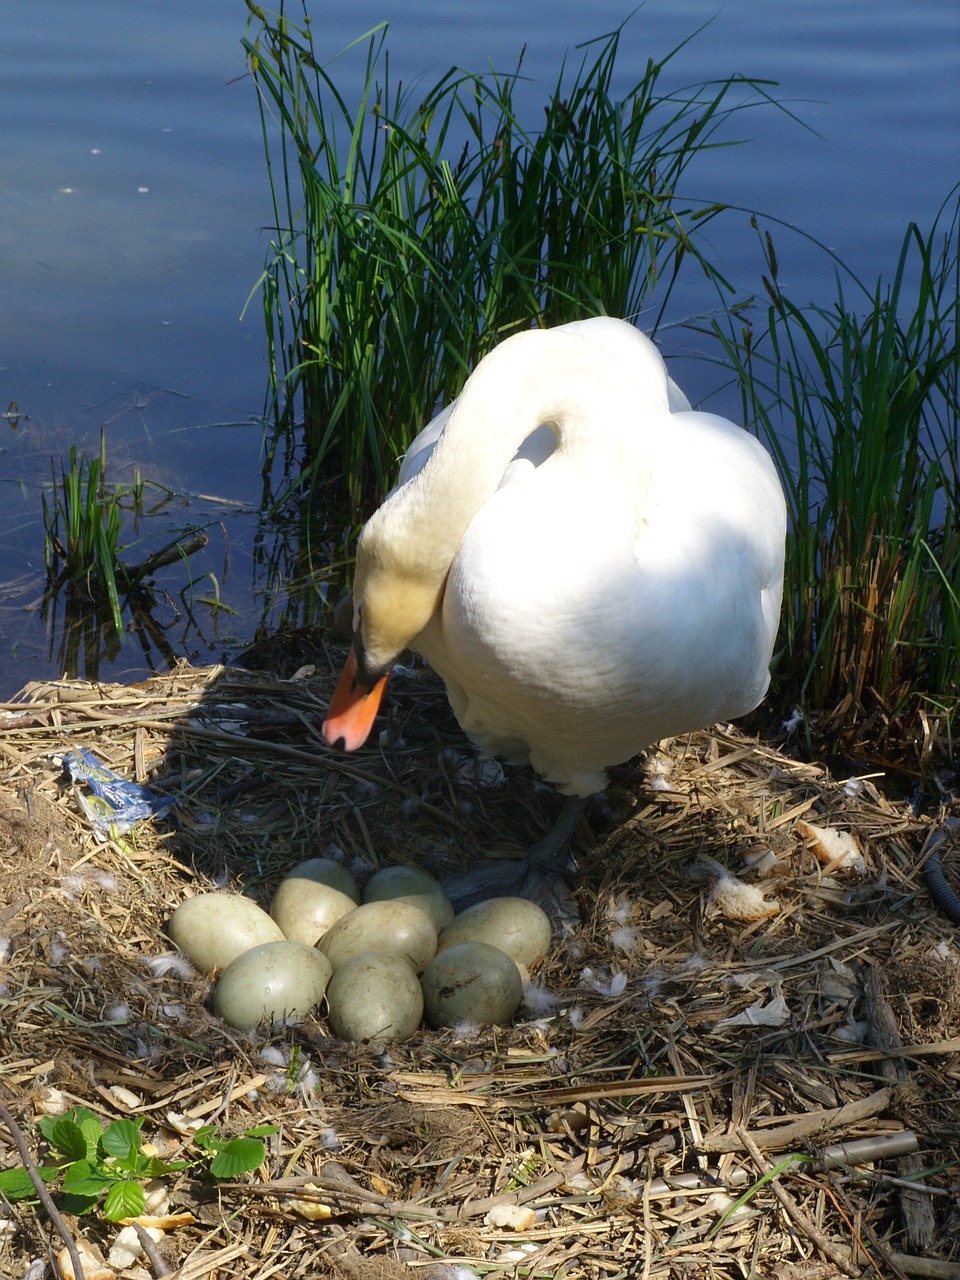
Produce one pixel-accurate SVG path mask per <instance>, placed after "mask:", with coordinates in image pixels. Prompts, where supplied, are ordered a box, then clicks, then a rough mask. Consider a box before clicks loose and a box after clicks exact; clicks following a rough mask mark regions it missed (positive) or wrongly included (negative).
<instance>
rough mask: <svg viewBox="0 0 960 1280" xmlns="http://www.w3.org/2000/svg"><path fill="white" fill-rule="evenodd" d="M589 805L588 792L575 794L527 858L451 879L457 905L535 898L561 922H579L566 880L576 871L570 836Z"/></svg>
mask: <svg viewBox="0 0 960 1280" xmlns="http://www.w3.org/2000/svg"><path fill="white" fill-rule="evenodd" d="M585 805H586V800H584V799H583V798H582V797H580V796H571V797H569V798H568V799H567V801H566V802H565V804H564V806H563V808H562V809H561V810H560V814H559V817H558V818H557V820H556V822H555V823H554V824H553V827H552V828H551V829H550V831H549V832H548V834H547V835H546V836H544V838H543V839H542V840H538V841H537V843H536V844H535V845H533V846H531V848H530V849H528V850H527V853H526V856H525V857H523V858H519V859H517V860H516V861H508V860H503V861H499V862H490V863H487V864H486V865H485V866H482V867H476V868H475V869H474V870H473V871H466V872H462V873H460V874H458V875H455V876H450V877H449V879H447V880H445V881H444V882H443V888H444V891H445V893H446V895H447V897H448V898H449V899H450V901H451V902H452V903H453V907H454V910H455V911H463V909H464V908H465V907H470V906H473V904H474V903H476V902H482V901H484V899H486V898H500V897H518V898H530V899H531V900H532V901H534V902H536V903H538V904H539V905H540V906H541V907H543V909H544V910H545V911H546V912H547V914H548V915H550V916H551V917H552V918H553V919H554V920H555V921H557V920H559V921H560V922H561V923H569V922H571V921H575V920H576V918H577V913H576V908H575V907H574V905H573V899H572V898H571V896H570V892H569V890H568V888H567V884H566V881H567V878H568V877H569V876H571V875H572V874H573V873H574V872H575V871H576V864H575V863H574V861H573V859H572V857H571V855H570V841H571V839H572V837H573V832H574V829H575V827H576V825H577V822H578V821H579V819H580V815H581V814H582V813H583V810H584V806H585Z"/></svg>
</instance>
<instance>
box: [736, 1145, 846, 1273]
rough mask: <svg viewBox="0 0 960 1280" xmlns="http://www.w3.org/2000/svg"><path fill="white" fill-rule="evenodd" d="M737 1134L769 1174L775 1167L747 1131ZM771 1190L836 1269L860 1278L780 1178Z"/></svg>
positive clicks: (790, 1216) (763, 1171) (771, 1186)
mask: <svg viewBox="0 0 960 1280" xmlns="http://www.w3.org/2000/svg"><path fill="white" fill-rule="evenodd" d="M737 1134H738V1137H739V1138H740V1141H741V1142H742V1143H743V1146H744V1147H745V1149H746V1150H747V1152H748V1153H749V1155H750V1158H751V1159H752V1160H753V1163H754V1164H755V1165H756V1167H757V1171H758V1172H759V1173H761V1174H767V1173H769V1172H770V1170H771V1169H772V1168H773V1166H772V1165H771V1164H770V1163H769V1161H767V1160H766V1159H765V1158H764V1155H763V1153H762V1152H761V1150H760V1148H759V1147H758V1146H757V1144H756V1143H755V1142H754V1140H753V1138H752V1137H751V1136H750V1134H749V1133H748V1132H747V1130H746V1129H738V1130H737ZM770 1188H771V1190H772V1191H773V1194H774V1195H775V1196H776V1197H777V1199H778V1200H779V1201H780V1203H781V1205H782V1206H783V1209H784V1212H785V1213H786V1215H787V1217H788V1218H789V1219H790V1220H791V1222H793V1224H794V1225H795V1226H797V1227H799V1229H800V1230H801V1231H802V1232H803V1233H804V1235H806V1236H807V1237H808V1238H809V1239H810V1240H811V1241H812V1242H813V1243H814V1244H815V1245H816V1246H817V1248H818V1249H819V1250H820V1252H821V1253H823V1254H825V1255H826V1256H827V1257H828V1258H829V1259H830V1261H831V1262H832V1263H833V1265H834V1266H835V1267H839V1269H840V1270H841V1271H842V1272H843V1274H844V1275H846V1276H858V1275H859V1274H860V1268H859V1267H856V1266H854V1265H853V1263H852V1262H851V1261H850V1256H849V1254H848V1253H846V1254H845V1253H844V1252H843V1250H842V1249H839V1248H837V1246H836V1245H834V1244H831V1243H830V1241H829V1240H828V1239H827V1238H826V1236H825V1235H824V1234H823V1232H822V1231H820V1230H819V1228H817V1227H815V1226H814V1224H813V1223H812V1222H811V1221H810V1219H809V1218H808V1217H807V1215H806V1214H805V1213H804V1212H803V1210H802V1209H801V1208H800V1206H799V1205H798V1204H797V1202H796V1201H795V1200H794V1198H793V1197H792V1196H791V1195H790V1194H789V1193H788V1192H787V1191H786V1190H785V1188H784V1187H782V1186H781V1185H780V1180H779V1179H778V1178H772V1179H771V1180H770Z"/></svg>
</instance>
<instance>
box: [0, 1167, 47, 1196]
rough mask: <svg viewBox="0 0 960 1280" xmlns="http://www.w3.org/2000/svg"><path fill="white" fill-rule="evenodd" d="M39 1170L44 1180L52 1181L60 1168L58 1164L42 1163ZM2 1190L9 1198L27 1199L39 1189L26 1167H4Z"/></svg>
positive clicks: (1, 1179)
mask: <svg viewBox="0 0 960 1280" xmlns="http://www.w3.org/2000/svg"><path fill="white" fill-rule="evenodd" d="M37 1172H38V1173H39V1174H40V1177H41V1178H42V1179H43V1181H44V1182H52V1181H53V1180H54V1178H55V1177H56V1176H57V1174H58V1173H59V1172H60V1170H59V1168H58V1167H57V1166H56V1165H40V1166H39V1168H38V1170H37ZM0 1191H2V1192H3V1194H4V1195H5V1196H6V1197H7V1199H8V1200H25V1199H27V1198H28V1197H29V1196H35V1195H36V1194H37V1189H36V1187H35V1186H34V1185H33V1182H32V1180H31V1178H30V1175H29V1173H27V1171H26V1169H24V1168H17V1169H4V1170H3V1172H2V1173H0Z"/></svg>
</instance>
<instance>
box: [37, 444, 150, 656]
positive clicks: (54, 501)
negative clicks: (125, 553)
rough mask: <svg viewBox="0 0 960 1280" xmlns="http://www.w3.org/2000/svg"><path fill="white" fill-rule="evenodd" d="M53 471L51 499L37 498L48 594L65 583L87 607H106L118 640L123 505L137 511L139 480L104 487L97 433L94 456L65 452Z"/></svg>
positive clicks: (140, 498) (72, 449) (103, 455)
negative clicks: (129, 484)
mask: <svg viewBox="0 0 960 1280" xmlns="http://www.w3.org/2000/svg"><path fill="white" fill-rule="evenodd" d="M51 466H52V468H53V484H52V488H51V496H50V498H49V500H48V498H47V495H46V494H43V495H42V502H43V524H44V529H45V531H46V534H45V542H44V546H45V557H46V564H47V573H48V576H49V578H50V586H51V589H53V590H55V589H56V584H59V583H63V582H69V583H72V584H73V585H74V586H75V587H76V588H77V589H78V590H82V591H83V592H85V594H86V596H87V598H88V599H89V600H90V602H91V603H92V604H94V605H97V606H103V605H105V606H106V609H107V611H108V613H109V616H110V618H111V620H112V623H113V628H114V630H115V632H116V634H117V636H118V637H120V638H122V636H123V618H122V610H121V605H120V591H119V590H118V585H117V580H118V577H119V578H120V579H121V582H122V581H123V573H124V571H123V564H122V562H121V559H120V549H121V548H120V536H121V533H122V531H123V510H122V506H123V503H124V502H125V501H127V502H131V501H132V502H133V504H134V507H135V509H137V510H139V509H140V508H141V507H142V501H143V486H142V484H141V482H140V479H139V476H138V477H137V481H136V482H135V484H134V485H133V486H132V487H127V488H124V487H117V486H108V485H107V483H106V444H105V440H104V436H103V432H101V433H100V455H99V457H97V458H87V456H86V454H84V453H80V454H78V453H77V449H76V446H75V445H71V447H70V457H69V463H67V464H65V463H64V461H63V459H61V460H60V474H59V476H58V475H57V467H56V464H55V463H54V462H51Z"/></svg>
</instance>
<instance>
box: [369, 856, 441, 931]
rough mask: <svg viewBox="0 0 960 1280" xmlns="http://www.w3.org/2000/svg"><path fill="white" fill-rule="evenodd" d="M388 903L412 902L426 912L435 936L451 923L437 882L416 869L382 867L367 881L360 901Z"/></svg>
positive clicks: (424, 872)
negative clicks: (431, 921) (391, 901)
mask: <svg viewBox="0 0 960 1280" xmlns="http://www.w3.org/2000/svg"><path fill="white" fill-rule="evenodd" d="M388 899H390V900H393V901H396V900H398V899H399V900H401V901H404V902H412V903H413V904H414V905H415V906H418V907H420V908H421V909H422V910H423V911H426V912H427V914H428V915H429V916H430V918H431V919H432V920H433V923H434V927H435V928H436V930H437V932H438V933H439V932H440V931H441V930H442V929H445V928H446V927H447V925H448V924H449V923H450V921H451V920H452V919H453V907H452V906H451V905H450V900H449V898H448V897H447V895H446V894H445V893H444V892H443V887H442V886H441V884H440V882H439V881H438V880H434V878H433V876H431V875H428V874H427V872H426V871H420V870H419V869H418V868H417V867H400V866H397V867H383V868H381V870H380V871H377V872H375V873H374V874H373V875H372V876H371V877H370V879H369V880H368V881H367V883H366V884H365V885H364V888H363V901H364V902H385V901H387V900H388Z"/></svg>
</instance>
